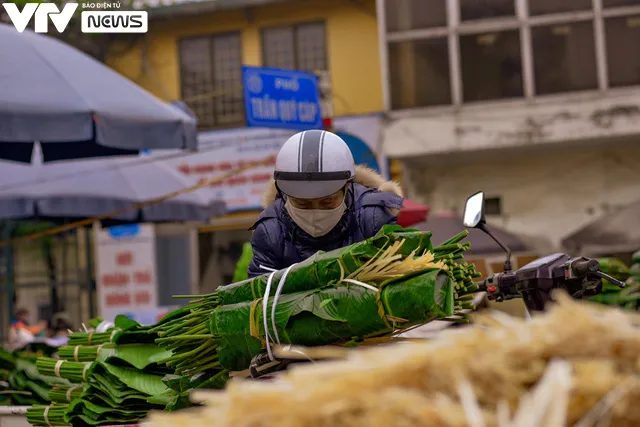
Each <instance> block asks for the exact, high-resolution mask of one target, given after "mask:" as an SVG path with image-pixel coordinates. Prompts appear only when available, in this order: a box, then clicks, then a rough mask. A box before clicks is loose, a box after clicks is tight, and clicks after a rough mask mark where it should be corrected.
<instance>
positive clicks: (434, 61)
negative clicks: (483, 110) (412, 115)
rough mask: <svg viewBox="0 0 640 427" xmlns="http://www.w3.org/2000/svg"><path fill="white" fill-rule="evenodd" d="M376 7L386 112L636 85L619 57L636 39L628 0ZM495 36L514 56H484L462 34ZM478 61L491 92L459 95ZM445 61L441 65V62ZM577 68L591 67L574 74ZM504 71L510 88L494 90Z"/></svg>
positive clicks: (631, 64)
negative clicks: (509, 37)
mask: <svg viewBox="0 0 640 427" xmlns="http://www.w3.org/2000/svg"><path fill="white" fill-rule="evenodd" d="M427 3H428V4H429V8H430V10H433V11H436V13H435V15H434V17H432V18H433V19H430V20H426V19H421V18H419V17H420V16H423V15H424V13H423V11H422V8H424V7H426V6H427ZM377 10H378V16H379V23H378V24H379V36H380V57H381V61H382V67H383V71H382V74H383V77H384V80H385V81H384V98H385V106H386V108H387V109H388V110H401V109H406V108H418V107H435V106H442V105H446V104H449V105H453V106H459V105H462V104H465V103H468V102H488V101H489V100H490V99H495V98H510V97H513V94H514V93H517V92H518V90H515V89H517V88H518V86H520V87H522V89H523V90H521V91H520V94H519V95H518V96H519V97H524V98H533V97H543V96H547V95H549V94H558V93H568V92H574V91H589V90H607V89H609V88H612V87H619V86H638V85H640V72H638V71H637V70H638V66H637V63H638V62H637V61H625V60H624V58H630V57H632V56H633V55H635V53H631V52H632V50H634V48H632V47H631V46H635V44H637V43H636V42H637V39H636V38H635V37H637V36H636V34H638V30H637V28H640V20H638V16H639V15H640V2H638V0H566V1H561V2H558V1H557V0H490V1H486V2H477V1H472V0H377ZM436 18H437V19H436ZM445 18H446V19H445ZM563 32H564V33H563ZM505 34H517V37H516V38H514V39H513V41H516V43H519V44H520V49H519V53H517V50H518V49H516V48H515V46H514V47H513V50H512V52H515V53H516V54H515V56H514V55H511V57H510V58H509V61H501V60H500V59H499V58H496V59H491V58H490V57H489V56H488V55H489V53H483V52H481V49H480V48H479V47H478V48H477V49H476V48H474V49H475V50H474V49H470V48H469V42H468V41H469V40H470V39H469V37H473V38H474V39H475V40H476V41H477V44H478V45H485V46H488V45H491V44H492V43H497V42H498V41H499V38H500V37H501V36H504V35H505ZM631 38H633V40H632V39H631ZM443 40H447V48H446V49H445V48H442V49H440V50H439V51H436V50H435V49H434V48H427V46H429V45H427V44H426V43H427V42H428V41H431V42H432V43H440V44H441V43H442V42H443ZM465 40H466V41H467V42H466V44H465V43H464V41H465ZM463 45H464V46H463ZM545 45H548V46H552V47H553V49H545V48H544V46H545ZM434 46H435V44H434ZM463 48H464V49H463ZM485 50H486V51H487V52H488V51H489V49H488V48H485ZM470 52H471V53H472V55H471V56H469V55H470ZM493 55H494V56H495V55H497V54H496V53H493ZM554 55H555V56H554ZM563 55H564V56H563ZM465 56H466V61H465ZM554 57H555V58H557V57H563V58H564V59H563V60H562V61H558V60H554ZM485 59H488V60H493V61H494V63H495V64H496V65H495V66H494V67H493V69H491V67H490V66H486V67H485V69H486V71H485V72H486V73H487V76H486V79H488V80H487V81H488V82H489V83H491V82H495V84H496V86H495V87H494V88H485V89H483V90H487V91H488V90H491V91H493V93H499V94H500V96H498V97H494V96H489V95H482V94H481V95H478V96H469V87H468V86H469V84H470V83H469V78H467V79H466V81H465V75H470V74H474V73H475V74H478V70H470V69H469V68H468V67H470V66H471V67H473V66H474V65H473V62H474V60H475V61H476V62H475V64H476V65H477V64H478V61H481V60H482V61H484V60H485ZM503 59H504V58H503ZM445 61H446V62H448V64H449V66H448V67H444V66H443V63H444V62H445ZM505 63H507V65H508V67H507V65H504V64H505ZM470 64H471V65H470ZM498 65H499V66H498ZM505 67H507V68H510V69H512V70H513V72H510V71H509V70H508V69H506V68H505ZM586 69H591V70H592V71H593V73H591V74H589V75H580V77H579V78H578V77H577V76H578V75H579V74H580V72H581V71H584V70H586ZM543 70H544V71H543ZM447 73H448V76H445V75H444V74H447ZM542 73H544V75H541V74H542ZM505 74H508V75H509V76H510V77H509V79H511V80H512V81H511V82H510V85H511V87H506V88H505V87H504V85H505ZM398 76H404V77H403V78H398ZM425 76H426V77H425ZM475 78H477V79H483V78H485V76H483V75H480V76H476V77H475ZM516 80H519V81H518V82H517V81H516ZM447 82H448V87H449V90H450V96H446V95H445V94H443V93H442V88H441V86H442V85H443V84H446V83H447ZM477 84H481V82H478V83H477ZM498 84H501V85H503V86H502V87H498V86H497V85H498ZM465 85H466V86H467V87H465ZM512 89H513V90H512ZM421 94H422V95H421ZM502 94H504V95H502Z"/></svg>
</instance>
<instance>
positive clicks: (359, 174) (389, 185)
mask: <svg viewBox="0 0 640 427" xmlns="http://www.w3.org/2000/svg"><path fill="white" fill-rule="evenodd" d="M355 182H356V183H358V184H360V185H363V186H365V187H369V188H376V189H378V190H379V191H384V192H388V193H393V194H397V195H398V196H400V197H404V194H403V192H402V188H401V187H400V184H398V183H397V182H395V181H388V180H386V179H385V178H384V177H383V176H382V175H380V174H379V173H378V172H376V171H374V170H373V169H371V168H368V167H367V166H363V165H357V166H356V178H355ZM277 196H278V190H277V188H276V183H275V180H274V179H273V178H271V181H269V184H268V185H267V188H266V190H265V191H264V193H262V207H263V209H266V208H267V207H268V206H269V205H270V204H272V203H273V202H275V200H276V198H277Z"/></svg>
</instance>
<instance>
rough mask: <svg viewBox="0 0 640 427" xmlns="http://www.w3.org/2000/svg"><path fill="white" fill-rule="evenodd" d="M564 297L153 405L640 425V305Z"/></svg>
mask: <svg viewBox="0 0 640 427" xmlns="http://www.w3.org/2000/svg"><path fill="white" fill-rule="evenodd" d="M557 300H558V302H559V304H558V306H556V307H553V308H552V309H551V310H550V312H548V313H546V314H542V315H540V316H539V317H537V318H536V319H535V321H527V320H525V319H517V318H509V317H507V316H505V315H504V314H502V313H499V314H500V315H499V316H498V315H495V317H494V315H491V314H485V315H484V316H480V318H479V319H478V324H477V325H475V326H471V327H465V328H460V329H457V330H455V331H453V330H450V331H446V332H443V333H442V334H440V335H439V336H438V337H436V338H434V339H433V340H431V341H426V340H416V341H415V342H411V343H407V344H402V345H401V344H395V345H388V346H380V347H370V348H366V349H365V348H359V349H339V351H338V350H336V349H333V350H331V352H332V353H334V354H335V357H337V358H342V359H344V360H336V361H331V362H323V363H316V364H309V365H304V366H302V365H301V366H300V367H298V368H297V369H292V370H290V371H288V372H286V373H283V375H281V376H279V377H277V378H276V379H275V380H273V381H263V382H256V381H253V382H252V381H233V382H231V383H230V384H229V385H228V387H227V388H226V390H225V391H224V392H219V391H218V392H204V391H201V392H199V393H196V394H195V395H194V397H195V398H196V399H198V400H204V403H205V405H204V407H202V408H198V409H194V410H185V411H179V412H176V413H173V414H167V413H157V414H152V416H151V417H150V419H149V424H150V425H153V426H154V427H170V426H171V427H173V426H180V425H189V426H190V427H205V426H206V427H266V426H278V427H312V426H313V427H316V426H331V427H355V426H368V427H387V426H400V425H401V426H403V427H422V426H439V427H468V426H486V427H565V426H580V427H595V426H598V427H608V426H616V427H633V426H638V425H640V406H638V404H637V402H638V399H639V398H640V365H639V364H638V354H640V329H639V328H638V324H639V323H638V316H637V315H636V314H635V313H628V312H624V311H621V310H618V309H616V308H610V307H603V306H600V305H597V304H593V303H587V302H576V301H572V300H570V299H569V297H568V296H566V295H559V296H558V298H557ZM324 350H325V352H328V351H329V349H324ZM307 354H313V351H312V350H309V351H308V353H307Z"/></svg>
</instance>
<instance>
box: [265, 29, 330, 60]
mask: <svg viewBox="0 0 640 427" xmlns="http://www.w3.org/2000/svg"><path fill="white" fill-rule="evenodd" d="M262 62H263V65H264V66H265V67H272V68H284V69H289V70H303V71H327V69H328V64H327V62H328V61H327V43H326V33H325V24H324V22H309V23H303V24H297V25H290V26H283V27H271V28H264V29H263V30H262Z"/></svg>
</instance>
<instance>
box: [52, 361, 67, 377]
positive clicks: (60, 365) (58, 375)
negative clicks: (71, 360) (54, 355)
mask: <svg viewBox="0 0 640 427" xmlns="http://www.w3.org/2000/svg"><path fill="white" fill-rule="evenodd" d="M64 362H65V361H64V360H58V361H57V362H56V366H55V368H53V372H54V373H55V374H56V377H58V378H60V367H62V364H63V363H64Z"/></svg>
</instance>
